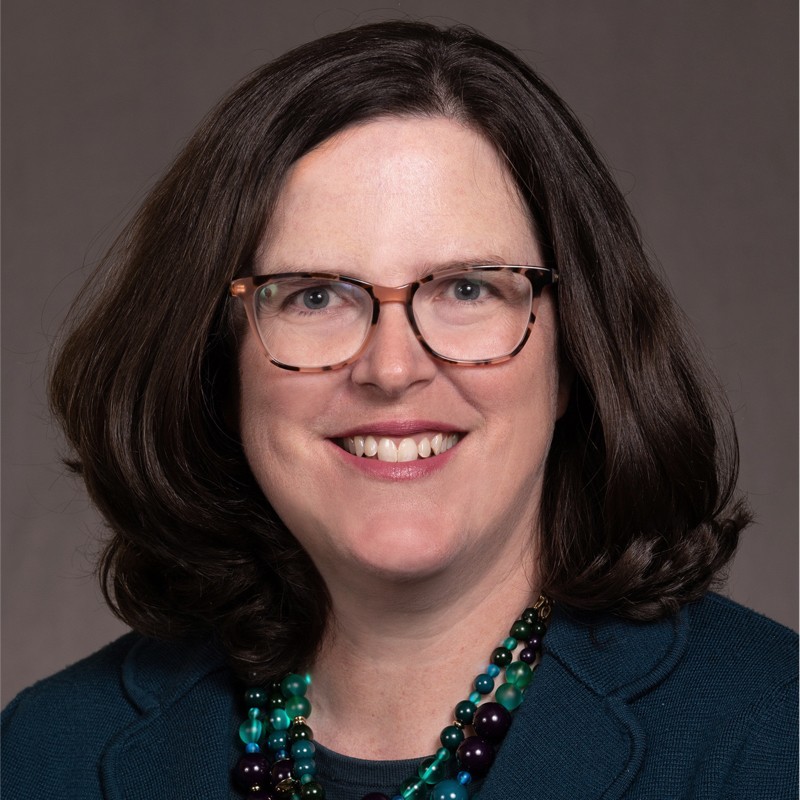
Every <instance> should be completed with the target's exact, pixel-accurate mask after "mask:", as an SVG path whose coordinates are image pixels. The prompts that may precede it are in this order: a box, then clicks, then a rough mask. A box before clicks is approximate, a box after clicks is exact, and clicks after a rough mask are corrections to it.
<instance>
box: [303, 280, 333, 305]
mask: <svg viewBox="0 0 800 800" xmlns="http://www.w3.org/2000/svg"><path fill="white" fill-rule="evenodd" d="M330 299H331V298H330V292H329V291H328V289H326V288H324V287H322V286H315V287H314V288H312V289H306V290H305V291H304V292H303V305H304V306H305V307H306V308H310V309H312V310H313V309H318V308H325V306H327V305H328V303H329V302H330Z"/></svg>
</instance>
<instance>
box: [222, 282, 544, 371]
mask: <svg viewBox="0 0 800 800" xmlns="http://www.w3.org/2000/svg"><path fill="white" fill-rule="evenodd" d="M557 281H558V272H557V271H556V270H555V269H550V268H549V267H516V266H514V267H512V266H476V267H468V268H464V269H459V270H452V271H447V272H439V273H435V274H433V275H427V276H426V277H424V278H421V279H420V280H418V281H414V282H413V283H407V284H405V285H404V286H396V287H389V286H376V285H374V284H371V283H367V282H366V281H362V280H359V279H358V278H348V277H345V276H343V275H335V274H331V273H326V272H285V273H278V274H275V275H256V276H253V277H249V278H237V279H236V280H234V281H232V282H231V284H230V293H231V295H233V296H234V297H238V298H240V299H241V300H242V301H243V302H244V307H245V311H246V313H247V318H248V321H249V323H250V327H251V328H252V330H253V332H254V333H255V334H256V335H257V336H258V338H259V339H260V341H261V343H262V344H263V346H264V349H265V350H266V352H267V356H268V357H269V359H270V361H272V363H273V364H275V365H276V366H278V367H281V368H283V369H290V370H295V371H297V372H326V371H328V370H333V369H338V368H339V367H344V366H346V365H347V364H352V363H353V362H354V361H355V360H356V359H357V358H358V357H359V356H360V355H361V353H363V352H364V350H365V349H366V347H367V344H368V343H369V340H370V336H371V334H372V332H373V331H374V330H375V326H376V325H377V324H378V317H379V315H380V307H381V303H403V304H404V305H405V307H406V315H407V316H408V321H409V324H410V325H411V329H412V330H413V331H414V335H415V336H416V337H417V339H418V340H419V342H420V344H421V345H422V346H423V347H424V348H425V350H426V351H427V352H428V353H430V354H431V355H432V356H434V357H435V358H438V359H440V360H441V361H445V362H447V363H448V364H463V365H464V366H481V365H484V364H498V363H500V362H502V361H507V360H508V359H510V358H513V357H514V356H515V355H516V354H517V353H519V351H520V350H521V349H522V348H523V347H524V345H525V342H527V341H528V337H529V336H530V333H531V329H532V328H533V323H534V322H535V321H536V308H537V304H538V300H539V298H540V297H541V294H542V290H543V289H544V288H545V287H546V286H549V285H551V284H555V283H556V282H557Z"/></svg>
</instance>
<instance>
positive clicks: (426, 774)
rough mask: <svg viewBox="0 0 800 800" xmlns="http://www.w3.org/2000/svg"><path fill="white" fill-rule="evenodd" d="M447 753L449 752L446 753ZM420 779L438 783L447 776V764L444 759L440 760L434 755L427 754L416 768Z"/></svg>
mask: <svg viewBox="0 0 800 800" xmlns="http://www.w3.org/2000/svg"><path fill="white" fill-rule="evenodd" d="M448 755H449V753H448ZM417 774H418V775H419V777H420V779H421V780H423V781H425V783H429V784H431V785H433V784H434V783H439V781H441V780H444V779H445V778H446V777H447V766H446V762H445V761H440V760H439V759H437V757H436V756H429V757H428V758H426V759H424V760H423V762H422V763H421V764H420V765H419V768H418V769H417Z"/></svg>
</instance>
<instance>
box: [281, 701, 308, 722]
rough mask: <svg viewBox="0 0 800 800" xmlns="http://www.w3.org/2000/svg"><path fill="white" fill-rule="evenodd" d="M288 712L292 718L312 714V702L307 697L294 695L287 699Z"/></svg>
mask: <svg viewBox="0 0 800 800" xmlns="http://www.w3.org/2000/svg"><path fill="white" fill-rule="evenodd" d="M285 708H286V713H287V714H288V715H289V717H290V718H291V719H294V718H295V717H307V716H309V715H310V714H311V703H309V702H308V698H307V697H301V696H294V697H290V698H289V699H288V700H287V701H286V706H285Z"/></svg>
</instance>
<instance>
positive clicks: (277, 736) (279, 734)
mask: <svg viewBox="0 0 800 800" xmlns="http://www.w3.org/2000/svg"><path fill="white" fill-rule="evenodd" d="M286 740H287V735H286V731H272V733H271V734H270V735H269V736H267V744H268V745H269V749H270V750H283V748H284V747H286Z"/></svg>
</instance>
